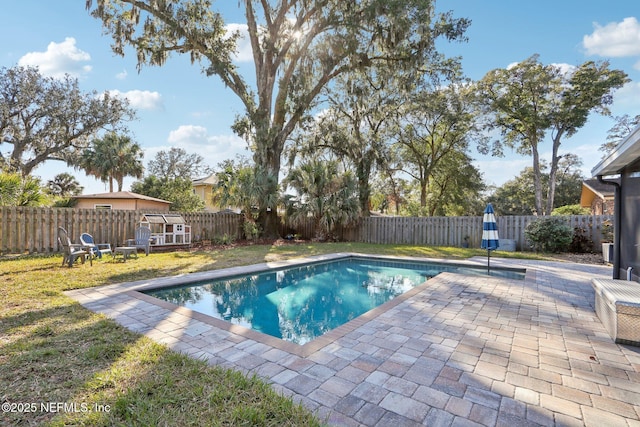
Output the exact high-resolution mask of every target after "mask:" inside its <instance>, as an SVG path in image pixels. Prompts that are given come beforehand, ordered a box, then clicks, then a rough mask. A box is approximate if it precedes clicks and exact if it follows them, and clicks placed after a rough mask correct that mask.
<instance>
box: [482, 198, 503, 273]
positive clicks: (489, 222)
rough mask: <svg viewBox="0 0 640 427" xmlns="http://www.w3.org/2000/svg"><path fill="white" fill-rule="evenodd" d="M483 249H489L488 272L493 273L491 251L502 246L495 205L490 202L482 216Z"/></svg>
mask: <svg viewBox="0 0 640 427" xmlns="http://www.w3.org/2000/svg"><path fill="white" fill-rule="evenodd" d="M480 247H481V248H482V249H486V250H487V274H491V271H490V267H489V266H490V264H491V251H493V250H495V249H498V248H499V247H500V238H499V237H498V224H496V215H495V213H494V212H493V206H491V203H489V204H488V205H487V207H486V209H485V210H484V217H483V218H482V243H480Z"/></svg>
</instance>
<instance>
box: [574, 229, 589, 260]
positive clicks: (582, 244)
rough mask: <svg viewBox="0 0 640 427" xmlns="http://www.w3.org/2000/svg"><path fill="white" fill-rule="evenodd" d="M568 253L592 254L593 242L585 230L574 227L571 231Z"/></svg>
mask: <svg viewBox="0 0 640 427" xmlns="http://www.w3.org/2000/svg"><path fill="white" fill-rule="evenodd" d="M569 252H575V253H581V254H583V253H587V252H593V240H591V238H590V237H589V235H588V233H587V229H586V228H584V227H576V228H574V229H573V240H572V241H571V245H569Z"/></svg>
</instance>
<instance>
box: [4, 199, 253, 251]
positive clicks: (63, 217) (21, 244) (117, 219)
mask: <svg viewBox="0 0 640 427" xmlns="http://www.w3.org/2000/svg"><path fill="white" fill-rule="evenodd" d="M151 212H152V211H130V210H108V209H72V208H30V207H0V254H2V255H4V254H10V253H25V252H28V253H51V252H58V251H59V248H58V227H64V228H65V229H66V230H67V231H68V232H69V235H70V236H71V237H72V239H73V240H74V242H76V243H77V242H79V237H80V234H81V233H89V234H91V235H92V236H93V237H94V240H95V241H96V242H100V243H111V245H113V246H115V245H120V244H122V243H124V241H125V240H126V239H130V238H133V237H134V230H135V228H136V227H137V226H138V223H139V221H140V219H141V217H142V215H143V214H144V213H151ZM181 215H182V216H183V218H184V219H185V221H186V223H187V224H189V225H191V236H192V239H193V241H198V240H203V239H213V238H215V237H218V236H224V235H228V236H231V237H232V238H234V239H239V238H241V237H242V234H241V233H242V215H238V214H233V213H224V214H219V213H209V212H198V213H181Z"/></svg>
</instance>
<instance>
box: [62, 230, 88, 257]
mask: <svg viewBox="0 0 640 427" xmlns="http://www.w3.org/2000/svg"><path fill="white" fill-rule="evenodd" d="M58 242H59V243H60V246H61V247H62V265H65V264H67V265H68V266H69V267H73V264H74V263H75V262H76V260H77V259H78V258H80V259H81V260H82V263H83V264H84V261H85V260H86V259H87V257H89V263H90V264H91V265H93V255H92V253H91V250H90V249H88V248H86V247H84V246H83V245H82V244H76V243H71V239H70V238H69V233H67V230H66V229H64V228H63V227H58Z"/></svg>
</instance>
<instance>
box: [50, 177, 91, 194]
mask: <svg viewBox="0 0 640 427" xmlns="http://www.w3.org/2000/svg"><path fill="white" fill-rule="evenodd" d="M47 186H48V187H49V192H50V193H51V194H53V195H54V196H62V197H68V196H77V195H78V194H80V193H82V189H83V187H82V186H81V185H80V183H79V182H78V180H77V179H76V178H75V177H74V176H73V175H71V174H70V173H66V172H65V173H59V174H58V175H56V176H54V177H53V179H52V180H49V181H48V182H47Z"/></svg>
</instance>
